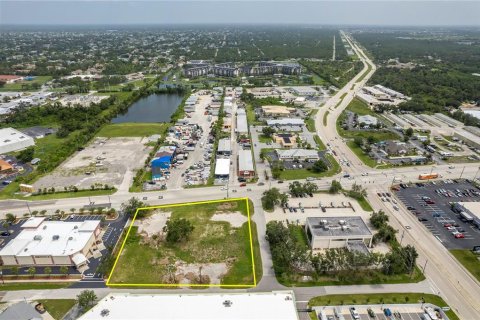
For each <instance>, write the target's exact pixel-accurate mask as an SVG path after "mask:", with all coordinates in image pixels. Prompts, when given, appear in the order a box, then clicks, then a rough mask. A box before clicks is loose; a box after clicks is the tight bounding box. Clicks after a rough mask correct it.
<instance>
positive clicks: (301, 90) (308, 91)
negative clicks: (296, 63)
mask: <svg viewBox="0 0 480 320" xmlns="http://www.w3.org/2000/svg"><path fill="white" fill-rule="evenodd" d="M291 89H292V90H293V92H295V94H298V95H299V96H314V95H316V94H318V91H317V90H315V89H314V88H312V87H291Z"/></svg>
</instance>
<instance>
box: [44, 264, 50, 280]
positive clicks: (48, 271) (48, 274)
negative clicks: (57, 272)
mask: <svg viewBox="0 0 480 320" xmlns="http://www.w3.org/2000/svg"><path fill="white" fill-rule="evenodd" d="M43 272H44V273H45V274H46V275H47V276H48V277H49V278H50V275H51V274H52V268H50V267H45V268H44V269H43Z"/></svg>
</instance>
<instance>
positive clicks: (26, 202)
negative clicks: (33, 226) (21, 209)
mask: <svg viewBox="0 0 480 320" xmlns="http://www.w3.org/2000/svg"><path fill="white" fill-rule="evenodd" d="M25 204H26V205H27V208H28V212H29V213H30V216H32V211H31V210H30V206H29V205H28V201H25Z"/></svg>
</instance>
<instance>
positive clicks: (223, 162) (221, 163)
mask: <svg viewBox="0 0 480 320" xmlns="http://www.w3.org/2000/svg"><path fill="white" fill-rule="evenodd" d="M229 176H230V159H217V160H216V161H215V178H216V179H228V177H229Z"/></svg>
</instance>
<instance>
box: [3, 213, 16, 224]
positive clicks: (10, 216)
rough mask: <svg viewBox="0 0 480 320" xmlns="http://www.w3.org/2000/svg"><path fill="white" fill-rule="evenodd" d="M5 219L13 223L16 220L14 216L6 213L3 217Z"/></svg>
mask: <svg viewBox="0 0 480 320" xmlns="http://www.w3.org/2000/svg"><path fill="white" fill-rule="evenodd" d="M5 219H6V220H7V222H10V223H14V222H15V220H17V217H16V216H14V215H13V214H11V213H7V214H6V215H5Z"/></svg>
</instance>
